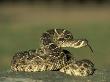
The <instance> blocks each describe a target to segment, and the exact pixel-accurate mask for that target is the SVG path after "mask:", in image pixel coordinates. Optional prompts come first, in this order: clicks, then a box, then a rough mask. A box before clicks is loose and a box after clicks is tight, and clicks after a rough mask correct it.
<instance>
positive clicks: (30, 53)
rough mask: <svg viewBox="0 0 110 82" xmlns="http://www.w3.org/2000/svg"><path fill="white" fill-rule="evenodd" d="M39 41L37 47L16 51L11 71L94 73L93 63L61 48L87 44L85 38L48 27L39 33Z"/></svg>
mask: <svg viewBox="0 0 110 82" xmlns="http://www.w3.org/2000/svg"><path fill="white" fill-rule="evenodd" d="M40 41H41V45H40V48H39V49H35V50H27V51H21V52H17V53H16V54H15V55H14V56H13V58H12V61H11V70H12V71H24V72H37V71H60V72H63V73H66V74H69V75H75V76H88V75H92V74H93V73H94V71H95V68H94V64H93V63H92V62H91V61H90V60H88V59H83V60H75V58H74V57H73V56H72V54H71V53H70V52H69V51H67V50H65V49H63V47H73V48H81V47H85V46H89V44H88V41H87V40H86V39H74V38H73V35H72V33H71V32H70V31H68V30H65V29H49V30H47V31H46V32H44V33H43V34H42V35H41V38H40ZM89 47H90V46H89ZM90 49H91V50H92V48H91V47H90Z"/></svg>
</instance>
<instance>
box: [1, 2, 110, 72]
mask: <svg viewBox="0 0 110 82" xmlns="http://www.w3.org/2000/svg"><path fill="white" fill-rule="evenodd" d="M109 5H110V0H0V70H4V69H10V62H11V59H12V57H13V55H14V54H15V53H16V52H18V51H25V50H29V49H36V48H39V45H40V40H39V38H40V36H41V34H42V33H43V32H45V31H46V30H47V29H50V28H65V29H68V30H70V31H71V32H72V33H73V35H74V38H86V39H87V40H88V41H89V43H90V45H91V46H92V47H93V50H94V54H92V52H91V51H90V50H89V48H87V47H85V48H81V49H74V48H68V50H69V51H70V52H71V53H72V54H73V56H75V57H76V58H78V59H84V58H87V59H90V60H91V61H92V62H94V64H95V66H96V68H98V69H103V68H105V69H110V6H109Z"/></svg>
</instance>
